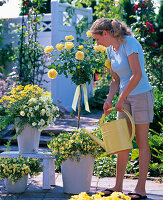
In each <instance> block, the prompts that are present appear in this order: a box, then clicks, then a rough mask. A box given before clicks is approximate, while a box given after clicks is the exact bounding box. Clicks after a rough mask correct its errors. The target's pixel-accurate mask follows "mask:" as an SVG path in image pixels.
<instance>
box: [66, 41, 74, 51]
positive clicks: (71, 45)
mask: <svg viewBox="0 0 163 200" xmlns="http://www.w3.org/2000/svg"><path fill="white" fill-rule="evenodd" d="M73 47H74V44H73V43H72V42H65V48H66V49H67V50H70V49H72V48H73Z"/></svg>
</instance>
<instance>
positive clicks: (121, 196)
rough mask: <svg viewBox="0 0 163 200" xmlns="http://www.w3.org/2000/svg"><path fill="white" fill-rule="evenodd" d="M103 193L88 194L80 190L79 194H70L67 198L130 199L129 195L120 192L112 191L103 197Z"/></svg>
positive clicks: (73, 199) (85, 199)
mask: <svg viewBox="0 0 163 200" xmlns="http://www.w3.org/2000/svg"><path fill="white" fill-rule="evenodd" d="M103 195H104V194H103V193H101V192H99V193H98V194H93V195H92V196H89V195H88V194H87V193H86V192H81V193H80V194H79V195H74V196H72V197H71V198H70V199H69V200H131V197H129V196H126V195H125V194H123V193H121V192H113V193H112V194H111V195H110V196H108V197H103Z"/></svg>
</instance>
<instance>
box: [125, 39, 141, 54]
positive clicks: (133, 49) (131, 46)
mask: <svg viewBox="0 0 163 200" xmlns="http://www.w3.org/2000/svg"><path fill="white" fill-rule="evenodd" d="M124 47H125V50H126V54H127V56H129V55H131V54H132V53H138V52H139V50H138V45H137V40H136V39H135V38H134V37H132V36H128V37H126V44H125V45H124Z"/></svg>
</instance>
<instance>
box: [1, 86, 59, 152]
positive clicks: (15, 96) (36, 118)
mask: <svg viewBox="0 0 163 200" xmlns="http://www.w3.org/2000/svg"><path fill="white" fill-rule="evenodd" d="M1 110H3V112H5V113H6V115H8V118H7V119H8V120H9V122H10V123H12V122H14V124H15V128H16V134H15V135H14V137H13V138H17V139H18V147H19V152H20V153H33V152H37V151H38V146H39V139H40V132H41V131H42V130H43V129H45V128H47V127H48V126H51V125H53V123H54V121H55V119H56V117H57V116H58V114H59V109H58V107H57V106H55V105H54V104H53V102H52V99H51V98H50V97H48V96H47V95H46V93H45V92H44V91H43V89H41V88H40V87H38V86H37V85H26V86H22V85H19V86H17V87H15V88H13V89H12V90H11V92H9V93H8V94H7V95H5V96H3V97H2V98H1V99H0V111H1ZM31 137H32V138H31ZM10 142H11V140H9V142H8V146H9V144H10Z"/></svg>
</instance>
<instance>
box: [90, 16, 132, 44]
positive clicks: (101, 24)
mask: <svg viewBox="0 0 163 200" xmlns="http://www.w3.org/2000/svg"><path fill="white" fill-rule="evenodd" d="M104 30H106V31H108V32H109V33H110V34H111V35H112V36H113V37H115V38H117V39H118V40H119V42H120V43H126V40H125V37H124V36H125V35H133V33H132V31H131V30H130V29H129V28H128V27H127V26H126V24H124V23H122V22H120V21H119V20H118V19H113V20H112V19H111V20H110V19H107V18H101V19H97V20H96V21H95V22H94V23H93V25H92V26H91V28H90V32H91V33H93V34H99V35H102V34H103V31H104Z"/></svg>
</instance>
